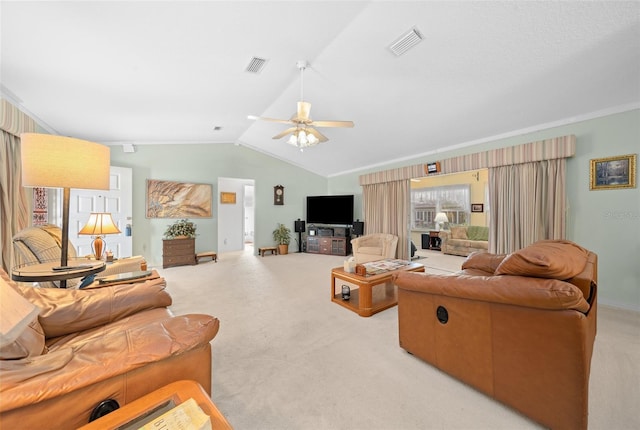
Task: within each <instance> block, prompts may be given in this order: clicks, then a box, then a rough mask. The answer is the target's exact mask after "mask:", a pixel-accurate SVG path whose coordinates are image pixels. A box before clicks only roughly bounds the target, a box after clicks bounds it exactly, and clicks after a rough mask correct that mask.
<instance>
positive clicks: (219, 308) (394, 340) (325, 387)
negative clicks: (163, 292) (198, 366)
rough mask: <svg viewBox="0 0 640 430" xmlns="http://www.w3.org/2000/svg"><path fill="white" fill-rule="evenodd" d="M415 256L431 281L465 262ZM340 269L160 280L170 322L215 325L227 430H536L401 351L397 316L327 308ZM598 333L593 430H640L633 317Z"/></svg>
mask: <svg viewBox="0 0 640 430" xmlns="http://www.w3.org/2000/svg"><path fill="white" fill-rule="evenodd" d="M423 253H429V254H423ZM431 253H433V254H434V255H431ZM420 254H421V256H422V257H426V259H425V258H423V259H422V260H420V262H421V263H423V264H425V265H426V266H427V271H428V272H432V273H446V272H449V271H450V270H455V269H457V268H458V267H459V264H460V263H461V262H462V261H463V260H464V258H458V257H454V259H453V260H450V259H446V258H445V257H443V256H442V255H441V254H440V255H437V254H435V252H434V251H421V252H420ZM438 254H439V253H438ZM344 259H345V258H344V257H334V256H326V255H312V254H298V253H294V254H289V255H280V256H270V255H267V256H265V257H258V256H254V255H253V254H252V252H251V251H249V252H238V253H226V254H222V255H219V260H218V263H214V262H202V263H201V264H199V265H197V266H183V267H175V268H170V269H159V272H160V273H161V275H163V276H165V278H166V279H167V284H168V287H167V288H168V290H169V292H170V293H171V294H172V296H173V298H174V304H173V306H172V310H173V311H174V313H176V314H185V313H208V314H211V315H214V316H216V317H218V318H219V319H220V321H221V328H220V332H219V333H218V335H217V336H216V338H215V339H214V340H213V343H212V345H213V392H212V398H213V400H214V402H215V403H216V405H217V406H218V408H219V409H220V410H221V411H222V413H223V414H224V415H225V416H226V417H227V419H228V420H229V422H230V423H231V425H232V426H234V428H236V429H238V430H244V429H261V430H263V429H533V428H539V426H537V425H536V424H535V423H533V422H531V421H529V420H528V419H527V418H525V417H523V416H521V415H519V414H517V413H516V412H513V411H512V410H510V409H509V408H507V407H505V406H502V405H501V404H499V403H497V402H495V401H493V400H492V399H490V398H489V397H487V396H484V395H483V394H480V393H479V392H477V391H475V390H473V389H471V388H469V387H468V386H466V385H464V384H462V383H460V382H459V381H457V380H455V379H453V378H451V377H449V376H447V375H446V374H444V373H442V372H440V371H439V370H437V369H435V368H433V367H431V366H430V365H428V364H426V363H424V362H422V361H420V360H419V359H416V358H415V357H413V356H411V355H410V354H408V353H407V352H405V351H404V350H403V349H402V348H400V347H399V346H398V323H397V308H391V309H388V310H386V311H383V312H381V313H378V314H375V315H373V316H372V317H370V318H362V317H359V316H358V315H357V314H355V313H353V312H350V311H348V310H346V309H345V308H343V307H341V306H338V305H337V304H335V303H332V302H331V301H330V294H331V291H330V270H331V268H332V267H337V266H341V265H342V263H343V261H344ZM437 260H440V261H439V262H437ZM445 260H447V262H445ZM438 265H440V266H438ZM456 265H457V267H456ZM598 324H599V325H598V329H599V332H598V338H597V340H596V349H595V352H594V359H593V365H592V373H591V394H590V396H591V398H590V405H591V406H590V426H589V427H590V429H631V428H640V414H639V412H638V403H639V399H640V388H639V387H640V384H639V383H638V381H639V380H640V342H639V335H638V333H640V331H639V329H640V315H638V314H636V313H632V312H624V311H617V310H613V309H607V308H605V307H600V309H599V322H598Z"/></svg>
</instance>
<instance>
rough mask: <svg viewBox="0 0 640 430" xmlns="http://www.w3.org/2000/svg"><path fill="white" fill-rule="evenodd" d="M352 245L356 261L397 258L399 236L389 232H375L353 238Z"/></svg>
mask: <svg viewBox="0 0 640 430" xmlns="http://www.w3.org/2000/svg"><path fill="white" fill-rule="evenodd" d="M351 247H352V251H353V256H354V257H355V259H356V263H358V264H360V263H367V262H369V261H376V260H383V259H385V258H395V257H396V248H397V247H398V236H394V235H393V234H387V233H373V234H367V235H365V236H360V237H357V238H355V239H352V240H351Z"/></svg>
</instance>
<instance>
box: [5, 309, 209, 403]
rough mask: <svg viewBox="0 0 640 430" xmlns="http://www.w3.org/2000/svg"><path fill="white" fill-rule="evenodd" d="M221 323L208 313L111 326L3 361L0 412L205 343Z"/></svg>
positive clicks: (83, 385)
mask: <svg viewBox="0 0 640 430" xmlns="http://www.w3.org/2000/svg"><path fill="white" fill-rule="evenodd" d="M219 327H220V321H219V320H218V319H217V318H214V317H212V316H209V315H203V314H190V315H181V316H177V317H169V318H166V319H163V320H158V321H153V322H151V323H148V324H143V325H140V326H135V327H131V328H128V329H125V330H114V331H112V332H109V333H107V334H106V335H104V336H99V337H95V338H92V339H90V340H89V341H87V342H85V343H82V344H80V345H73V346H71V347H66V348H65V347H63V348H60V349H59V350H57V351H53V352H51V353H49V354H45V355H41V356H37V357H31V358H26V359H22V360H2V361H0V370H1V371H2V379H1V380H0V396H1V397H2V402H1V403H0V412H3V411H6V410H11V409H15V408H19V407H21V406H25V405H29V404H32V403H36V402H42V401H45V400H47V399H52V398H55V397H57V396H61V395H64V394H66V393H68V392H69V391H70V390H71V389H78V388H82V387H86V386H90V385H92V384H95V383H97V382H100V381H104V380H106V379H109V378H112V377H114V376H117V375H123V374H125V373H127V372H129V371H132V370H135V369H137V368H140V367H142V366H145V365H152V363H155V362H158V361H161V360H163V359H166V358H169V357H173V356H177V355H180V354H182V353H185V352H187V351H190V350H193V349H195V348H197V347H200V346H202V345H206V344H207V343H209V342H210V341H211V340H212V339H213V338H214V337H215V336H216V334H217V333H218V329H219ZM116 352H117V353H116Z"/></svg>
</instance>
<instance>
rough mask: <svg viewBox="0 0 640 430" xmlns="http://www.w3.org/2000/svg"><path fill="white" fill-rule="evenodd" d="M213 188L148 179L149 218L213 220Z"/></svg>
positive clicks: (210, 186)
mask: <svg viewBox="0 0 640 430" xmlns="http://www.w3.org/2000/svg"><path fill="white" fill-rule="evenodd" d="M212 196H213V186H212V185H211V184H193V183H189V182H173V181H158V180H155V179H147V202H146V203H147V210H146V214H147V218H211V216H212V213H211V212H212V209H211V208H212V198H213V197H212Z"/></svg>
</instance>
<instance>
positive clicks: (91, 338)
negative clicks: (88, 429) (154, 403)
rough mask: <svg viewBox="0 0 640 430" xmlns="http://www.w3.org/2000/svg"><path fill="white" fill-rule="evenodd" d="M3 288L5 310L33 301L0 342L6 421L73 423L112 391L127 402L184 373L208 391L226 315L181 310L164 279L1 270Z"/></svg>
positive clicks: (1, 422) (0, 410) (7, 424)
mask: <svg viewBox="0 0 640 430" xmlns="http://www.w3.org/2000/svg"><path fill="white" fill-rule="evenodd" d="M0 292H1V293H2V296H1V297H2V302H1V303H0V305H1V307H2V314H3V316H7V315H9V316H10V315H11V314H12V313H13V312H15V310H16V309H26V310H27V311H26V312H22V313H21V314H20V315H19V318H18V317H15V318H13V319H12V323H14V324H13V326H12V328H10V332H11V333H12V336H11V338H8V339H7V338H6V337H5V336H3V337H2V340H1V342H0V428H2V429H6V430H9V429H53V428H55V429H58V430H65V429H76V428H78V427H80V426H82V425H84V424H86V423H87V422H89V420H90V418H91V415H92V413H93V411H94V410H95V408H96V406H98V405H99V404H100V403H102V402H103V401H105V400H110V399H112V400H115V401H117V402H118V404H119V405H120V406H122V405H125V404H127V403H130V402H132V401H133V400H136V399H138V398H140V397H142V396H144V395H146V394H148V393H150V392H152V391H154V390H156V389H158V388H160V387H162V386H164V385H167V384H169V383H171V382H174V381H178V380H183V379H191V380H194V381H197V382H198V383H199V384H200V385H202V387H204V389H205V390H206V391H207V392H209V393H210V392H211V344H210V341H211V340H212V339H213V338H214V337H215V336H216V333H217V332H218V328H219V321H218V319H217V318H214V317H212V316H209V315H203V314H190V315H180V316H174V315H173V314H172V312H171V311H170V310H169V309H168V308H167V307H168V306H169V305H170V304H171V296H170V295H169V294H168V293H167V292H166V291H165V281H164V279H163V278H157V279H151V280H148V281H145V282H141V283H137V284H122V285H114V286H109V287H104V288H97V289H92V290H75V289H59V288H34V287H21V286H19V285H17V284H16V283H15V282H13V281H11V280H10V279H9V276H8V275H7V274H6V273H5V272H4V271H3V270H2V269H0ZM12 311H13V312H12ZM5 312H8V314H5ZM4 321H5V318H3V332H4V328H5V324H4ZM29 322H30V324H29ZM26 324H29V325H28V326H27V325H26Z"/></svg>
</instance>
